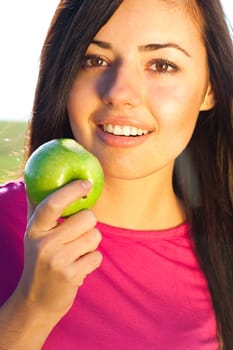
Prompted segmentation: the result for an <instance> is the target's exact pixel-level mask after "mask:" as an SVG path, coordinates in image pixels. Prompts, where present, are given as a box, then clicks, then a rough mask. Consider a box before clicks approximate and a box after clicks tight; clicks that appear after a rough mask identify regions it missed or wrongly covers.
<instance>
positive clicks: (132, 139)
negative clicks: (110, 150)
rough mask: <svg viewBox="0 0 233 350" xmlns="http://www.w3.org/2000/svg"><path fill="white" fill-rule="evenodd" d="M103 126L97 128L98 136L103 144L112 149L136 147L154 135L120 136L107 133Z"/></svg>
mask: <svg viewBox="0 0 233 350" xmlns="http://www.w3.org/2000/svg"><path fill="white" fill-rule="evenodd" d="M118 125H119V124H118ZM122 125H124V124H122ZM101 126H102V124H99V125H98V126H97V135H98V137H99V138H100V140H101V141H102V142H103V143H105V144H106V145H108V146H111V147H118V148H125V147H135V146H138V145H141V144H143V143H144V142H145V141H146V140H147V139H148V138H149V137H150V136H151V134H152V132H151V131H149V132H148V133H147V134H145V135H141V136H118V135H114V134H110V133H108V132H105V131H104V130H103V128H102V127H101Z"/></svg>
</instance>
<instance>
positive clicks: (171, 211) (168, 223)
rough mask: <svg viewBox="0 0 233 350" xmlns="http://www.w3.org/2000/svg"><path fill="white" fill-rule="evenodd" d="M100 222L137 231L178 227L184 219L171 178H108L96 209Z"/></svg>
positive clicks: (153, 176) (151, 176) (94, 209)
mask: <svg viewBox="0 0 233 350" xmlns="http://www.w3.org/2000/svg"><path fill="white" fill-rule="evenodd" d="M93 211H94V213H95V214H96V216H97V219H98V221H101V222H104V223H106V224H109V225H112V226H117V227H124V228H128V229H138V230H161V229H167V228H171V227H175V226H178V225H179V224H181V223H182V222H184V220H185V217H184V213H183V209H182V206H181V203H180V202H179V200H178V199H177V197H176V195H175V193H174V191H173V186H172V176H169V177H165V178H164V177H162V178H159V177H158V176H157V177H156V176H155V175H150V176H147V177H144V178H141V179H134V180H132V179H130V180H125V179H124V180H122V179H116V178H112V179H105V188H104V191H103V194H102V195H101V197H100V199H99V201H98V202H97V204H96V205H95V207H94V208H93Z"/></svg>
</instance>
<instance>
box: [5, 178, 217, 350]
mask: <svg viewBox="0 0 233 350" xmlns="http://www.w3.org/2000/svg"><path fill="white" fill-rule="evenodd" d="M12 204H13V205H14V208H12V207H11V205H12ZM16 210H17V211H16ZM25 224H26V201H25V190H24V185H23V183H19V184H9V185H8V186H7V187H4V188H2V189H0V226H1V227H0V285H1V288H0V301H1V302H3V301H4V299H6V298H7V296H8V295H9V294H10V293H11V292H12V290H13V289H14V288H15V286H16V284H17V281H18V279H19V277H20V274H21V271H22V265H23V235H24V231H25ZM98 228H99V229H100V231H101V233H102V235H103V240H102V243H101V246H100V250H101V251H102V253H103V256H104V259H103V263H102V265H101V267H100V268H99V269H98V270H96V271H95V272H94V273H92V274H91V275H89V276H88V277H87V278H86V280H85V283H84V284H83V286H82V287H81V288H80V289H79V292H78V295H77V298H76V300H75V302H74V304H73V307H72V308H71V310H70V311H69V312H68V313H67V315H66V316H65V317H64V318H63V319H62V320H61V321H60V322H59V323H58V324H57V326H56V327H55V328H54V329H53V331H52V333H51V334H50V336H49V337H48V339H47V341H46V343H45V345H44V347H43V350H54V349H56V350H100V349H101V350H150V349H151V350H152V349H153V350H154V349H159V350H171V349H172V350H217V349H218V342H217V337H216V320H215V316H214V312H213V309H212V304H211V300H210V295H209V291H208V287H207V283H206V280H205V278H204V276H203V274H202V272H201V271H200V269H199V265H198V262H197V260H196V257H195V254H194V253H193V248H192V241H191V238H190V232H189V227H188V225H187V224H183V225H181V226H179V227H176V228H173V229H168V230H164V231H145V232H144V231H135V230H126V229H121V228H117V227H111V226H108V225H105V224H103V223H98ZM9 261H10V263H9Z"/></svg>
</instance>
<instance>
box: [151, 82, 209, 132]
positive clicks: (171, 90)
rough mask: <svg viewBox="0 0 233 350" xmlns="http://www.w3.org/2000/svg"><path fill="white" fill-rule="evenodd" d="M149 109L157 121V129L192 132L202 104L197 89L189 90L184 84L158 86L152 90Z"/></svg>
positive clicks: (200, 94)
mask: <svg viewBox="0 0 233 350" xmlns="http://www.w3.org/2000/svg"><path fill="white" fill-rule="evenodd" d="M150 101H151V104H150V109H151V111H152V114H153V115H154V116H155V118H156V119H157V123H158V128H159V129H160V128H163V126H166V127H168V128H169V129H171V130H177V129H181V130H182V129H183V128H185V129H188V130H190V129H191V130H192V129H193V128H194V126H195V124H196V121H197V118H198V115H199V110H200V106H201V102H202V93H201V91H200V89H199V88H196V89H190V85H189V86H187V85H185V84H181V85H177V84H176V85H175V86H166V87H163V86H159V87H158V88H156V89H154V90H153V95H151V98H150Z"/></svg>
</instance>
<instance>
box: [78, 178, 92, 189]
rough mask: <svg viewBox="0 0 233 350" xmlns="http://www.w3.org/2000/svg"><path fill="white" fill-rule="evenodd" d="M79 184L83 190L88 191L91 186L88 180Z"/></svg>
mask: <svg viewBox="0 0 233 350" xmlns="http://www.w3.org/2000/svg"><path fill="white" fill-rule="evenodd" d="M80 184H81V186H82V188H84V189H89V188H91V186H92V183H91V182H90V181H88V180H81V181H80Z"/></svg>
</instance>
